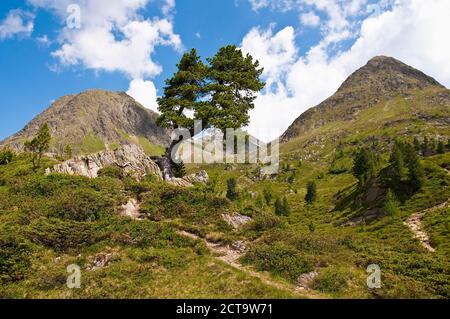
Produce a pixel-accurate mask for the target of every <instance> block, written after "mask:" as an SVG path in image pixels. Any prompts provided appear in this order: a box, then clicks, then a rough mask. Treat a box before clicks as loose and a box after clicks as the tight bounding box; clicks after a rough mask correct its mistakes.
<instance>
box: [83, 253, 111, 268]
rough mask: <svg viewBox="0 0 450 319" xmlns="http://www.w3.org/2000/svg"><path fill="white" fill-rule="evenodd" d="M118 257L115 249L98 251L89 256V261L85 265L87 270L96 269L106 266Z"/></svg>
mask: <svg viewBox="0 0 450 319" xmlns="http://www.w3.org/2000/svg"><path fill="white" fill-rule="evenodd" d="M118 258H119V256H118V254H117V252H116V251H113V250H110V251H109V252H105V253H99V254H97V255H95V256H94V257H92V258H90V260H91V261H90V263H89V265H88V266H87V267H86V269H87V270H96V269H100V268H104V267H107V266H108V265H109V264H110V263H111V262H113V261H115V260H117V259H118Z"/></svg>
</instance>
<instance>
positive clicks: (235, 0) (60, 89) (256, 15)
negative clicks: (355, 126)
mask: <svg viewBox="0 0 450 319" xmlns="http://www.w3.org/2000/svg"><path fill="white" fill-rule="evenodd" d="M424 2H428V3H431V5H425V4H424ZM449 2H450V1H446V0H432V1H421V0H381V1H372V0H343V1H342V0H273V1H271V0H214V1H211V0H192V1H191V0H177V1H173V0H152V1H150V0H115V1H104V0H79V1H77V0H72V1H68V0H58V1H57V0H21V1H15V0H14V1H2V2H0V70H1V73H0V94H1V97H2V99H1V100H0V112H1V113H0V114H1V117H0V139H3V138H6V137H7V136H9V135H11V134H13V133H15V132H16V131H18V130H20V129H21V128H22V127H23V126H24V125H25V124H26V123H27V122H28V121H30V120H31V119H32V118H33V117H34V116H36V115H37V114H39V113H40V112H42V111H43V110H44V109H45V108H46V107H48V106H49V105H50V104H51V101H53V100H55V99H57V98H59V97H61V96H63V95H66V94H73V93H79V92H82V91H84V90H87V89H92V88H101V89H107V90H114V91H129V93H130V95H132V96H133V97H135V98H136V99H137V100H138V101H139V102H141V103H143V104H144V105H145V106H147V107H149V108H152V109H155V98H156V95H158V94H160V93H161V92H162V87H163V83H164V79H166V78H167V77H169V76H170V75H171V74H172V73H173V72H174V70H175V64H176V63H177V62H178V60H179V59H180V57H181V55H182V53H183V52H184V51H185V50H187V49H190V48H192V47H195V48H197V49H198V51H199V53H200V55H201V56H202V57H207V56H211V55H213V54H214V53H215V52H216V51H217V49H218V48H220V47H221V46H224V45H227V44H236V45H238V46H241V47H242V49H243V51H245V52H249V53H251V54H252V55H253V56H255V57H257V58H258V59H259V60H260V61H261V62H262V64H263V66H264V67H265V69H266V72H265V74H264V79H265V80H266V81H267V82H268V83H269V86H268V89H267V90H265V91H263V92H261V93H260V96H259V97H258V99H257V101H256V103H257V107H256V108H255V110H254V111H253V112H252V114H251V118H252V122H251V125H250V127H249V130H250V131H251V133H253V134H255V135H257V136H258V137H261V138H263V139H264V137H267V138H266V139H269V138H274V137H276V136H277V135H279V134H281V133H282V132H283V131H284V130H285V129H286V128H287V126H288V125H289V124H290V123H291V122H292V121H293V120H294V119H295V118H296V117H297V116H298V115H299V114H301V113H302V112H303V111H305V110H306V109H307V108H308V107H311V106H314V105H315V104H316V103H318V102H320V101H321V100H323V99H324V98H326V97H327V96H329V95H330V94H332V93H333V92H334V91H335V90H336V89H337V87H338V86H339V85H340V83H341V82H342V81H343V80H344V79H345V78H346V77H347V76H348V75H349V74H350V73H351V72H353V71H354V70H355V69H356V68H358V67H360V66H362V65H363V64H364V63H365V62H367V60H368V59H370V58H371V57H372V56H374V55H378V54H385V55H392V56H394V57H397V58H399V59H402V60H403V61H405V62H407V63H409V64H412V65H413V66H415V67H418V68H421V69H422V70H424V71H426V72H427V73H429V74H430V75H432V76H435V77H436V78H437V79H438V80H439V81H441V82H442V83H444V84H446V85H448V84H449V83H450V69H449V67H442V62H443V61H445V59H447V58H448V56H450V52H449V51H450V49H449V46H448V45H447V44H442V39H444V38H445V36H444V37H442V38H441V39H440V40H441V41H438V40H437V39H436V40H433V39H432V38H433V37H431V39H430V36H427V35H426V33H427V32H433V33H435V32H436V31H432V30H434V29H436V28H435V27H436V26H437V25H439V26H440V27H441V28H442V27H443V28H444V29H445V28H447V31H448V30H449V29H450V28H449V26H450V25H449V24H448V22H446V20H448V19H446V17H445V14H444V13H445V10H447V9H448V10H447V11H446V12H447V13H448V12H450V7H449ZM69 4H78V5H79V8H80V9H81V16H80V18H81V20H80V22H81V26H80V29H77V30H68V29H67V22H66V19H67V17H68V15H69V13H67V10H66V8H67V6H68V5H69ZM102 5H103V7H102ZM102 8H108V10H103V9H102ZM442 12H444V13H442ZM427 14H428V15H427ZM389 30H395V32H389ZM152 32H153V33H154V32H156V33H157V34H158V35H155V36H153V35H152ZM387 33H392V34H387ZM394 33H395V34H394ZM109 35H112V38H110V37H109ZM421 37H422V38H421ZM436 38H437V37H436ZM124 40H127V41H128V42H127V41H124ZM420 41H422V42H426V47H425V45H423V46H421V45H420ZM439 42H441V43H439ZM102 43H103V45H101V44H102ZM105 43H107V44H108V45H105ZM96 44H99V45H98V46H96ZM140 48H142V50H141V51H142V52H144V54H142V52H139V49H140ZM433 49H434V51H435V53H432V54H430V53H429V52H430V51H433ZM145 52H147V54H145ZM124 60H127V61H124ZM150 62H151V63H150ZM131 83H135V84H137V85H136V86H133V89H132V87H130V85H131ZM155 87H156V90H157V91H156V92H153V93H151V92H152V89H153V90H154V88H155ZM149 92H150V93H149ZM262 131H264V132H262ZM268 131H270V132H268Z"/></svg>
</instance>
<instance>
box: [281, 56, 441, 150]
mask: <svg viewBox="0 0 450 319" xmlns="http://www.w3.org/2000/svg"><path fill="white" fill-rule="evenodd" d="M429 88H436V89H443V88H444V87H443V86H442V85H441V84H440V83H438V82H437V81H436V80H435V79H433V78H431V77H429V76H427V75H426V74H424V73H422V72H421V71H419V70H416V69H414V68H412V67H410V66H408V65H406V64H404V63H402V62H400V61H398V60H396V59H394V58H391V57H385V56H378V57H375V58H373V59H371V60H370V61H369V62H368V63H367V64H366V65H365V66H363V67H362V68H360V69H359V70H357V71H355V72H354V73H353V74H352V75H350V77H349V78H348V79H347V80H346V81H345V82H344V83H343V84H342V85H341V87H340V88H339V89H338V91H337V92H336V93H335V94H334V95H332V96H331V97H330V98H328V99H326V100H325V101H323V102H322V103H320V104H319V105H318V106H316V107H314V108H311V109H309V110H308V111H306V112H305V113H303V114H302V115H301V116H300V117H299V118H297V119H296V120H295V121H294V122H293V124H292V125H291V126H290V127H289V128H288V130H287V131H286V132H285V133H284V134H283V135H282V137H281V141H282V142H288V141H289V140H292V139H294V138H296V137H298V136H299V135H301V134H302V133H305V132H307V131H310V130H311V129H315V128H318V127H320V126H323V125H325V124H327V123H330V122H333V121H339V120H343V121H351V120H354V119H355V118H356V117H357V115H358V114H359V113H360V112H361V111H362V110H364V109H367V108H369V107H371V106H374V105H376V104H377V103H379V102H381V101H383V100H389V99H391V98H394V97H396V96H405V95H408V94H409V93H411V91H413V90H424V89H429ZM447 98H448V97H447Z"/></svg>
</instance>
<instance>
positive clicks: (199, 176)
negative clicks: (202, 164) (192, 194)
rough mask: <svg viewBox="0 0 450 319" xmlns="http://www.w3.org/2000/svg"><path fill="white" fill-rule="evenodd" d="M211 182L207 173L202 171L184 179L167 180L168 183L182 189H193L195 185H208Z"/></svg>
mask: <svg viewBox="0 0 450 319" xmlns="http://www.w3.org/2000/svg"><path fill="white" fill-rule="evenodd" d="M208 181H209V176H208V173H206V171H200V172H198V173H196V174H191V175H187V176H184V177H183V178H175V177H174V178H171V179H169V180H166V182H167V183H169V184H171V185H174V186H180V187H192V186H194V184H195V183H203V184H206V183H208Z"/></svg>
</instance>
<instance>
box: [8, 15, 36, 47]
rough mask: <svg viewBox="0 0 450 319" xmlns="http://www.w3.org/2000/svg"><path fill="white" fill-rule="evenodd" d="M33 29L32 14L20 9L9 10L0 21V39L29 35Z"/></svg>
mask: <svg viewBox="0 0 450 319" xmlns="http://www.w3.org/2000/svg"><path fill="white" fill-rule="evenodd" d="M33 29H34V15H33V14H31V13H29V12H25V11H22V10H20V9H15V10H11V11H9V12H8V14H7V16H6V17H5V19H4V20H3V21H1V22H0V40H5V39H9V38H12V37H14V36H16V35H19V36H30V35H31V33H33Z"/></svg>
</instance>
